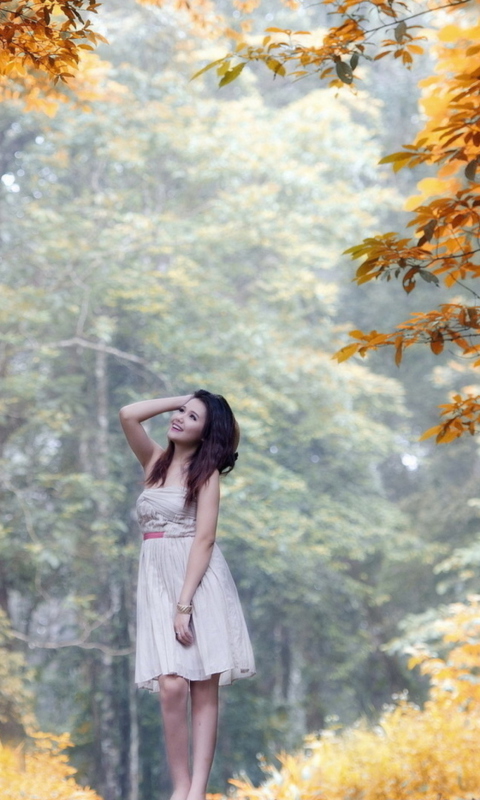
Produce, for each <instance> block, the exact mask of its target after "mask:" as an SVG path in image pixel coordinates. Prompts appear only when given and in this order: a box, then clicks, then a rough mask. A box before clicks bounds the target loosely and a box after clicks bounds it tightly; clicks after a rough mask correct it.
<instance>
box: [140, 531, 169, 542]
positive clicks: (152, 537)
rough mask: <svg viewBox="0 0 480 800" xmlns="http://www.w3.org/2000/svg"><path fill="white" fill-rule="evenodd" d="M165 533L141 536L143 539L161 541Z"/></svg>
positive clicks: (156, 532) (151, 532)
mask: <svg viewBox="0 0 480 800" xmlns="http://www.w3.org/2000/svg"><path fill="white" fill-rule="evenodd" d="M164 536H165V531H149V532H148V533H144V534H143V539H144V540H145V539H163V537H164Z"/></svg>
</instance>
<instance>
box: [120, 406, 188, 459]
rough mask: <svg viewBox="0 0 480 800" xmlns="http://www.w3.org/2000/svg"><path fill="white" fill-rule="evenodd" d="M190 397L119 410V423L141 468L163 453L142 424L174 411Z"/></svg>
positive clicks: (125, 407)
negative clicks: (158, 415)
mask: <svg viewBox="0 0 480 800" xmlns="http://www.w3.org/2000/svg"><path fill="white" fill-rule="evenodd" d="M192 396H193V395H192V394H185V395H179V396H178V397H163V398H159V399H155V400H140V401H139V402H138V403H130V405H128V406H123V408H121V409H120V414H119V416H120V422H121V424H122V428H123V431H124V433H125V436H126V437H127V442H128V444H129V445H130V447H131V449H132V450H133V452H134V453H135V455H136V457H137V458H138V460H139V461H140V464H141V465H142V467H144V468H147V466H148V465H149V464H150V463H151V462H152V461H156V459H157V458H158V457H159V456H160V454H161V453H162V451H163V448H162V447H160V445H159V444H157V443H156V442H154V441H153V439H150V436H149V435H148V434H147V432H146V430H145V428H144V427H143V425H142V422H145V420H147V419H151V418H152V417H156V416H157V414H164V413H165V412H166V411H175V410H176V409H177V408H180V406H182V405H184V404H185V403H186V402H188V400H190V398H191V397H192Z"/></svg>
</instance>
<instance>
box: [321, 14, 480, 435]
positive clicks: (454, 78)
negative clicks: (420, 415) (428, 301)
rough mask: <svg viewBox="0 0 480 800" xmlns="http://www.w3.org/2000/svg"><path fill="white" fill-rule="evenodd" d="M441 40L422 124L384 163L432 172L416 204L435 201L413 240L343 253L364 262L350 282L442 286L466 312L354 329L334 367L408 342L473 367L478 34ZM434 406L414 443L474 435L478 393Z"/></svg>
mask: <svg viewBox="0 0 480 800" xmlns="http://www.w3.org/2000/svg"><path fill="white" fill-rule="evenodd" d="M439 38H440V40H441V41H442V42H443V44H442V47H441V52H440V60H439V66H438V72H437V75H435V76H434V77H431V78H428V79H427V80H425V81H423V82H422V83H423V85H424V86H425V87H426V88H427V91H428V94H427V96H426V98H425V101H424V108H425V111H426V113H427V114H428V120H427V123H426V125H425V127H424V129H423V130H422V131H421V132H420V133H419V135H418V136H417V139H416V141H415V142H414V143H413V144H412V145H405V146H404V149H403V150H402V151H401V152H399V153H393V154H392V155H390V156H387V157H386V158H384V159H383V160H382V161H383V163H391V164H392V165H393V168H394V170H399V169H402V168H403V167H415V166H417V165H418V164H429V165H432V166H434V167H435V168H436V169H437V177H436V178H428V179H426V180H424V181H421V182H420V184H419V186H420V189H421V190H422V191H423V193H424V196H426V197H427V198H428V196H431V195H434V197H433V199H432V200H430V202H428V203H425V202H422V204H421V205H418V206H417V207H416V208H414V211H413V218H412V220H411V222H410V223H409V224H410V226H411V227H413V228H414V229H415V231H416V235H417V237H418V238H417V239H416V241H415V240H414V241H412V240H410V239H408V238H401V237H399V236H398V235H397V234H395V233H387V234H383V235H381V236H377V237H374V238H370V239H365V240H364V241H363V242H362V243H361V244H359V245H356V246H354V247H351V248H349V249H348V250H347V252H348V253H349V254H350V255H351V256H352V258H353V259H358V258H361V259H363V260H362V263H361V265H360V266H359V267H358V269H357V271H356V275H355V280H356V282H357V283H358V284H362V283H366V282H368V281H371V280H373V279H376V278H383V279H386V280H391V279H392V278H395V279H398V280H401V282H402V285H403V288H404V289H405V291H406V292H407V293H410V292H412V291H413V290H414V289H415V287H416V285H417V282H418V279H421V280H423V281H426V282H428V283H432V284H435V285H439V284H440V282H442V283H443V284H444V285H445V286H446V287H447V288H448V289H455V290H456V291H457V292H458V290H459V289H461V288H463V289H467V290H468V292H469V293H470V297H471V300H470V304H468V303H462V302H454V303H445V304H442V305H441V306H439V308H438V309H436V310H434V311H429V312H426V313H417V314H413V315H412V317H411V319H410V320H408V321H406V322H403V323H401V324H400V325H398V326H397V328H396V329H395V330H394V331H392V332H387V333H379V332H377V331H371V332H370V333H364V332H362V331H357V330H356V331H352V332H351V334H350V335H351V336H352V338H353V339H354V340H355V342H354V343H352V344H348V345H346V346H345V347H342V348H341V349H340V350H339V351H338V353H337V354H336V357H337V359H338V360H339V361H343V360H345V359H347V358H350V357H351V356H352V355H355V354H359V355H361V356H365V355H366V354H367V353H368V352H369V351H370V350H376V349H378V348H379V347H384V346H392V345H393V347H394V350H395V360H396V363H397V364H400V361H401V359H402V354H403V351H404V350H405V349H406V348H407V347H410V346H411V345H413V344H418V343H423V344H427V345H429V346H430V349H431V350H432V352H433V353H434V354H435V355H438V354H439V353H441V352H442V350H443V348H444V344H445V343H446V342H451V343H453V344H454V345H455V347H457V348H458V349H459V351H460V353H461V354H462V355H463V356H466V357H468V358H471V359H472V362H471V366H472V367H480V358H478V356H479V354H480V345H479V340H478V334H479V314H480V311H479V308H478V300H479V299H480V298H479V295H478V293H477V292H476V291H475V290H474V288H472V285H471V282H472V280H475V279H477V278H479V277H480V258H479V255H480V187H479V184H478V182H477V181H476V178H477V167H478V165H479V164H480V107H479V105H478V101H477V98H478V94H479V92H480V28H479V26H478V25H476V26H474V27H470V28H460V27H458V26H456V25H449V26H447V27H445V28H443V29H442V30H441V31H440V33H439ZM438 195H443V196H438ZM421 199H424V198H421ZM465 282H466V284H465ZM472 301H473V304H472ZM440 408H441V417H442V422H441V424H439V425H436V426H434V427H433V428H431V429H430V430H429V431H426V433H425V434H424V436H423V437H422V438H427V437H428V436H436V440H437V442H443V443H445V442H450V441H452V440H453V439H456V438H458V437H460V436H462V435H463V434H464V433H467V432H468V433H471V434H474V433H475V432H476V430H477V427H478V425H479V424H480V395H478V394H475V393H471V392H470V393H468V394H467V395H466V396H462V395H461V394H455V395H454V396H453V398H452V399H451V402H449V403H447V404H444V405H442V406H441V407H440Z"/></svg>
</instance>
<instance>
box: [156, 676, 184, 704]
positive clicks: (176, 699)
mask: <svg viewBox="0 0 480 800" xmlns="http://www.w3.org/2000/svg"><path fill="white" fill-rule="evenodd" d="M158 682H159V686H160V702H161V704H162V707H163V708H165V709H168V708H175V707H178V706H179V705H183V704H184V703H186V701H187V697H188V681H186V680H185V678H182V677H181V676H180V675H162V677H161V678H159V679H158Z"/></svg>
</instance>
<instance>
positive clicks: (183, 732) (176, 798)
mask: <svg viewBox="0 0 480 800" xmlns="http://www.w3.org/2000/svg"><path fill="white" fill-rule="evenodd" d="M158 682H159V685H160V707H161V710H162V717H163V729H164V734H165V749H166V751H167V761H168V767H169V770H170V777H171V779H172V786H173V794H172V798H171V800H186V798H187V796H188V793H189V791H190V784H191V778H190V767H189V748H188V682H187V681H186V680H185V678H181V677H180V676H179V675H163V676H162V677H161V678H159V679H158Z"/></svg>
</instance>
